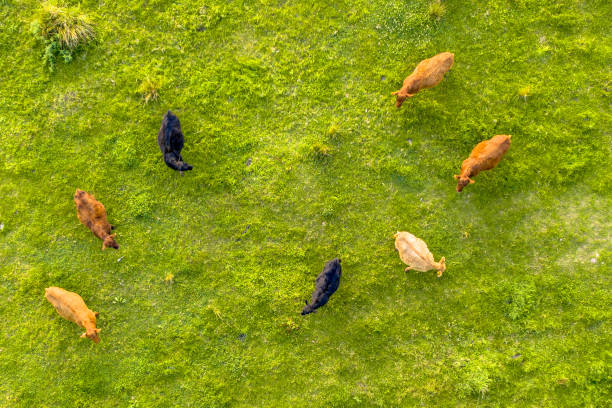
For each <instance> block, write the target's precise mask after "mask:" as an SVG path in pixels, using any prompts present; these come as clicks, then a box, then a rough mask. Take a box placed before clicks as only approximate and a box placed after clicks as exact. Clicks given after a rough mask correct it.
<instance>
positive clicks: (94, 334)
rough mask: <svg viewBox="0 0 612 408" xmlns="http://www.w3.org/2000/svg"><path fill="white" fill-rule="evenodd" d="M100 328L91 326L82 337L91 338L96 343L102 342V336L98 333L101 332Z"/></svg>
mask: <svg viewBox="0 0 612 408" xmlns="http://www.w3.org/2000/svg"><path fill="white" fill-rule="evenodd" d="M100 330H101V329H96V328H95V327H93V328H89V329H87V331H86V332H85V333H83V334H81V338H82V339H84V338H85V337H87V338H88V339H90V340H91V341H93V342H94V343H99V342H100V336H99V335H98V333H100Z"/></svg>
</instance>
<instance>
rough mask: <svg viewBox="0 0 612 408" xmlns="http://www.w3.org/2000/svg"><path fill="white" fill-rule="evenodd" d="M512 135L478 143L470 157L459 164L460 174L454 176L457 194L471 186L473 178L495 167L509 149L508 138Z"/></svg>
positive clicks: (499, 136)
mask: <svg viewBox="0 0 612 408" xmlns="http://www.w3.org/2000/svg"><path fill="white" fill-rule="evenodd" d="M511 137H512V135H497V136H493V137H492V138H491V139H489V140H485V141H483V142H480V143H478V144H477V145H476V147H474V150H472V153H471V154H470V157H468V158H467V159H465V160H464V161H463V163H461V174H459V175H457V174H455V178H456V179H457V192H461V190H463V187H465V186H467V185H468V184H473V183H474V180H472V179H471V178H470V177H475V176H476V175H477V174H478V173H480V172H481V171H483V170H491V169H492V168H493V167H495V166H497V164H498V163H499V162H500V160H501V159H502V157H504V154H506V152H507V151H508V149H509V148H510V138H511Z"/></svg>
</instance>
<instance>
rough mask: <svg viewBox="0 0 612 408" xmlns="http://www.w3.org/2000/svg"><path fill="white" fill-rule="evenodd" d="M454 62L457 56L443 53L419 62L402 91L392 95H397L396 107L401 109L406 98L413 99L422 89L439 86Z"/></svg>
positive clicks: (405, 80) (406, 80) (405, 81)
mask: <svg viewBox="0 0 612 408" xmlns="http://www.w3.org/2000/svg"><path fill="white" fill-rule="evenodd" d="M454 62H455V54H453V53H450V52H443V53H441V54H438V55H435V56H433V57H431V58H428V59H426V60H423V61H421V62H419V65H417V67H416V68H415V69H414V71H413V72H412V74H410V76H409V77H407V78H406V79H404V84H403V85H402V89H400V90H399V91H395V92H393V93H392V94H391V95H397V99H396V101H395V106H397V107H398V108H399V107H401V106H402V103H404V101H405V100H406V98H412V97H413V96H414V95H415V94H416V93H417V92H419V91H420V90H422V89H427V88H433V87H434V86H436V85H438V84H439V83H440V82H441V81H442V79H443V78H444V74H446V73H447V72H448V71H449V70H450V69H451V67H452V66H453V64H454Z"/></svg>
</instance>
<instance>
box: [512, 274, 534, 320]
mask: <svg viewBox="0 0 612 408" xmlns="http://www.w3.org/2000/svg"><path fill="white" fill-rule="evenodd" d="M536 294H537V290H536V287H535V285H534V284H533V282H521V283H520V284H518V285H516V286H514V287H513V288H512V289H511V290H510V295H509V296H508V298H507V300H506V304H507V308H506V315H507V316H508V317H509V318H510V320H520V319H522V318H523V317H526V316H527V315H528V314H529V313H530V312H531V310H532V309H533V307H534V306H535V303H536Z"/></svg>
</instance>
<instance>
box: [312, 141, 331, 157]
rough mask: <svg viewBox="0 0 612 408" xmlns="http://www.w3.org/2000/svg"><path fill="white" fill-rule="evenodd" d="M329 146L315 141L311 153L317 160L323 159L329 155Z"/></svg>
mask: <svg viewBox="0 0 612 408" xmlns="http://www.w3.org/2000/svg"><path fill="white" fill-rule="evenodd" d="M331 150H332V149H331V147H329V146H327V145H326V144H323V143H320V142H316V143H315V144H313V145H312V154H313V155H314V157H315V158H316V159H317V160H323V159H325V158H327V157H328V156H330V155H331Z"/></svg>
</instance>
